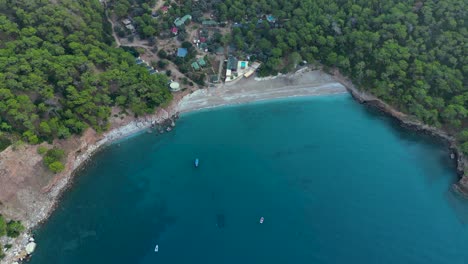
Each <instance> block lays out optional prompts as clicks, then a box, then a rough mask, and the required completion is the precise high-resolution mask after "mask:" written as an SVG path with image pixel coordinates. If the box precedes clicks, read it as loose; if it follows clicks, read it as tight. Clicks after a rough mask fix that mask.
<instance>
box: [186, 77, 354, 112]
mask: <svg viewBox="0 0 468 264" xmlns="http://www.w3.org/2000/svg"><path fill="white" fill-rule="evenodd" d="M346 92H347V91H346V88H345V87H344V86H343V85H342V84H340V83H339V82H337V81H336V80H334V79H333V77H332V76H330V75H328V74H326V73H324V72H322V71H310V70H308V69H303V70H302V71H300V72H296V73H292V74H287V75H282V76H278V77H273V78H264V79H260V78H252V77H251V78H250V79H245V78H244V79H241V80H239V81H237V82H235V83H227V84H221V85H218V86H217V87H210V88H206V89H200V90H197V91H195V92H193V93H191V94H189V95H187V96H185V97H183V98H182V100H181V101H180V102H179V104H178V111H179V112H180V113H186V112H191V111H195V110H200V109H205V108H213V107H217V106H225V105H233V104H243V103H248V102H254V101H261V100H269V99H275V98H286V97H296V96H316V95H327V94H339V93H346Z"/></svg>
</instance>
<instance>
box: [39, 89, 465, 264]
mask: <svg viewBox="0 0 468 264" xmlns="http://www.w3.org/2000/svg"><path fill="white" fill-rule="evenodd" d="M195 158H199V159H200V166H199V167H198V168H195V167H194V159H195ZM456 180H457V176H456V174H455V167H454V164H453V161H451V160H450V158H449V153H448V151H447V149H446V147H445V146H444V145H442V144H441V143H438V142H436V141H435V140H434V139H431V138H429V137H426V136H421V135H416V134H414V133H412V132H408V131H405V130H402V129H401V128H399V127H398V126H397V125H396V124H395V122H394V121H392V120H390V119H389V118H387V117H384V116H383V115H381V114H379V113H375V112H373V111H370V110H368V109H366V108H365V107H363V106H361V105H359V104H357V103H356V102H354V101H353V100H352V98H351V97H350V96H349V95H334V96H323V97H313V98H293V99H285V100H278V101H271V102H261V103H254V104H248V105H242V106H235V107H225V108H220V109H213V110H210V111H201V112H196V113H190V114H185V115H183V116H182V117H181V118H180V120H179V121H178V122H177V127H176V128H175V130H174V131H172V132H171V133H166V134H163V135H160V136H156V135H155V134H154V133H153V134H147V133H145V134H141V135H139V136H136V137H132V138H129V139H127V140H124V141H120V142H119V143H117V144H113V145H111V146H109V147H107V148H106V149H104V150H103V151H101V152H99V153H98V154H97V155H96V156H95V157H94V159H93V160H92V162H90V164H89V165H88V166H87V167H86V168H85V169H84V170H82V171H81V172H80V173H79V174H78V176H77V177H76V180H75V183H74V186H73V187H72V189H70V190H68V191H67V192H66V193H65V195H64V197H63V199H62V202H61V203H60V204H59V207H58V209H57V210H56V211H55V212H54V213H53V215H52V216H51V217H50V219H49V220H48V221H47V222H46V223H45V224H44V225H43V226H41V227H40V228H39V229H38V230H37V231H36V240H37V242H38V248H37V250H36V252H35V253H34V255H33V257H32V259H31V261H30V263H33V264H39V263H40V264H42V263H60V264H61V263H64V264H78V263H87V264H93V263H138V264H149V263H170V264H178V263H180V264H182V263H184V264H185V263H206V264H209V263H216V264H219V263H233V264H234V263H256V264H257V263H327V264H331V263H384V264H385V263H421V264H428V263H451V264H458V263H459V264H465V263H468V249H467V245H468V226H467V225H466V223H467V222H468V203H467V202H466V201H462V200H461V199H460V198H458V197H457V196H456V195H454V194H453V193H452V191H451V184H453V183H454V182H456ZM260 217H264V219H265V221H264V223H263V224H260V223H259V219H260ZM157 244H158V245H159V252H157V253H156V252H155V251H154V248H155V245H157Z"/></svg>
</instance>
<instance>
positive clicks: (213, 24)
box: [202, 20, 219, 27]
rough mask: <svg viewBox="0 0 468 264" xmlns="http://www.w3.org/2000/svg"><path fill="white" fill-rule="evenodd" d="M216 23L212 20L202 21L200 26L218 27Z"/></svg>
mask: <svg viewBox="0 0 468 264" xmlns="http://www.w3.org/2000/svg"><path fill="white" fill-rule="evenodd" d="M218 24H219V23H218V22H216V21H214V20H204V21H202V25H203V26H204V27H216V26H218Z"/></svg>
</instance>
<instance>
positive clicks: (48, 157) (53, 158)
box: [43, 147, 65, 173]
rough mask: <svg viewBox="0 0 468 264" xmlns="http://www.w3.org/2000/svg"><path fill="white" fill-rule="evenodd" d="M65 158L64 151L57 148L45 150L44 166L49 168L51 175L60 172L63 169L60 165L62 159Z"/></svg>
mask: <svg viewBox="0 0 468 264" xmlns="http://www.w3.org/2000/svg"><path fill="white" fill-rule="evenodd" d="M64 157H65V151H64V150H63V149H59V148H56V147H54V148H52V149H49V150H47V152H46V154H45V156H44V159H43V161H44V164H45V165H46V166H47V168H49V170H50V171H52V172H53V173H58V172H61V171H63V170H64V169H65V166H64V165H63V163H62V160H63V158H64Z"/></svg>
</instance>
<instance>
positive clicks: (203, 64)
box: [197, 58, 206, 67]
mask: <svg viewBox="0 0 468 264" xmlns="http://www.w3.org/2000/svg"><path fill="white" fill-rule="evenodd" d="M197 63H198V64H199V65H200V66H202V67H204V66H206V62H205V60H204V59H203V58H199V59H198V60H197Z"/></svg>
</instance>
